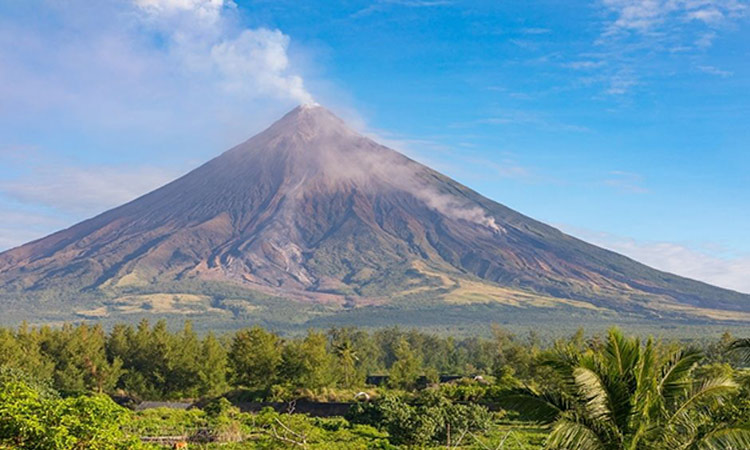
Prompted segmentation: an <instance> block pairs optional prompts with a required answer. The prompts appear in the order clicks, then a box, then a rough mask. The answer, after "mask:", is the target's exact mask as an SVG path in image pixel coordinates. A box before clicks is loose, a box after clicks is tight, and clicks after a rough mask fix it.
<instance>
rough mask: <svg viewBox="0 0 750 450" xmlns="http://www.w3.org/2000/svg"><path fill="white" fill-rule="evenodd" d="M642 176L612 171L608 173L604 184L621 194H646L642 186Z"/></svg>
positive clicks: (645, 189)
mask: <svg viewBox="0 0 750 450" xmlns="http://www.w3.org/2000/svg"><path fill="white" fill-rule="evenodd" d="M643 182H644V179H643V176H641V175H639V174H637V173H631V172H623V171H620V170H614V171H611V172H609V174H608V177H607V178H606V179H605V180H604V184H605V185H607V186H609V187H612V188H615V189H617V190H619V191H621V192H625V193H631V194H646V193H648V192H649V191H648V189H647V188H645V187H644V186H643Z"/></svg>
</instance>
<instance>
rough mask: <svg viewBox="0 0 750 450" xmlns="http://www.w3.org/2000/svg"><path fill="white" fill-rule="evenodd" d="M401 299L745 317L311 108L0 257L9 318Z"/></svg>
mask: <svg viewBox="0 0 750 450" xmlns="http://www.w3.org/2000/svg"><path fill="white" fill-rule="evenodd" d="M259 299H262V300H263V301H262V302H261V303H262V308H261V306H259V305H261V303H258V302H259V301H260V300H259ZM410 301H414V302H423V303H424V302H429V303H430V305H432V307H433V308H438V309H439V308H441V307H443V306H446V305H452V306H455V305H466V304H477V303H481V304H487V303H494V304H500V305H505V306H507V307H508V308H521V309H523V308H546V309H547V310H554V309H556V308H557V309H559V308H566V309H581V310H587V311H607V312H611V313H616V314H628V315H635V316H638V317H651V318H654V317H656V318H664V317H667V318H668V317H678V318H680V317H682V318H685V317H692V318H702V319H706V320H742V321H744V320H748V318H750V314H748V313H750V296H748V295H744V294H740V293H737V292H733V291H729V290H725V289H720V288H717V287H713V286H710V285H707V284H705V283H701V282H697V281H693V280H689V279H685V278H682V277H679V276H676V275H672V274H668V273H664V272H660V271H657V270H654V269H652V268H649V267H647V266H644V265H642V264H640V263H638V262H636V261H633V260H631V259H629V258H627V257H624V256H621V255H619V254H616V253H613V252H611V251H607V250H604V249H602V248H599V247H596V246H593V245H590V244H587V243H585V242H583V241H581V240H578V239H576V238H574V237H571V236H568V235H566V234H564V233H562V232H560V231H558V230H557V229H555V228H552V227H550V226H548V225H545V224H543V223H540V222H537V221H535V220H533V219H530V218H528V217H526V216H524V215H522V214H520V213H518V212H516V211H513V210H511V209H509V208H507V207H505V206H503V205H501V204H499V203H496V202H494V201H492V200H489V199H487V198H485V197H483V196H481V195H480V194H478V193H477V192H474V191H472V190H471V189H469V188H467V187H465V186H463V185H461V184H459V183H457V182H456V181H454V180H452V179H450V178H448V177H446V176H444V175H442V174H440V173H438V172H436V171H434V170H432V169H430V168H429V167H426V166H424V165H422V164H420V163H418V162H416V161H414V160H412V159H409V158H407V157H406V156H404V155H402V154H400V153H398V152H396V151H394V150H391V149H389V148H387V147H384V146H382V145H379V144H378V143H376V142H374V141H373V140H371V139H369V138H367V137H364V136H362V135H360V134H358V133H357V132H355V131H353V130H352V129H351V128H349V127H348V126H347V125H346V124H345V123H344V122H343V121H342V120H341V119H339V118H338V117H336V116H335V115H334V114H332V113H331V112H329V111H328V110H326V109H325V108H323V107H320V106H300V107H298V108H296V109H294V110H293V111H291V112H289V113H288V114H287V115H286V116H284V117H283V118H281V119H280V120H279V121H277V122H276V123H274V124H273V125H271V126H270V127H269V128H268V129H266V130H265V131H263V132H262V133H260V134H258V135H256V136H255V137H253V138H251V139H249V140H248V141H246V142H244V143H242V144H240V145H238V146H236V147H234V148H232V149H230V150H228V151H227V152H225V153H223V154H222V155H220V156H218V157H217V158H215V159H213V160H211V161H209V162H208V163H206V164H204V165H203V166H201V167H198V168H197V169H195V170H193V171H192V172H190V173H188V174H187V175H184V176H183V177H181V178H179V179H177V180H175V181H173V182H171V183H169V184H167V185H165V186H163V187H161V188H159V189H157V190H155V191H153V192H151V193H149V194H146V195H144V196H142V197H140V198H138V199H136V200H134V201H132V202H130V203H127V204H125V205H122V206H120V207H118V208H115V209H112V210H110V211H107V212H105V213H103V214H101V215H99V216H97V217H94V218H92V219H89V220H86V221H84V222H81V223H79V224H77V225H75V226H73V227H71V228H69V229H66V230H63V231H59V232H57V233H55V234H52V235H50V236H48V237H45V238H43V239H40V240H37V241H34V242H31V243H28V244H26V245H23V246H21V247H18V248H15V249H12V250H9V251H6V252H4V253H2V254H0V302H1V303H0V307H2V308H3V309H4V310H5V311H7V312H10V311H15V313H14V314H15V315H14V317H18V316H19V315H23V314H22V313H24V312H26V313H28V314H32V313H33V314H40V313H42V312H46V314H47V316H46V317H52V316H54V317H57V318H67V317H72V316H75V315H78V316H83V317H120V316H123V315H127V314H136V313H137V314H156V313H165V314H168V313H169V314H171V313H174V314H213V313H215V314H224V313H226V314H229V315H234V316H236V315H237V314H240V315H242V316H243V317H250V316H252V315H253V314H256V313H257V314H261V312H260V311H261V309H264V308H265V309H266V310H273V309H274V308H275V307H276V306H275V305H276V304H279V305H280V304H282V303H283V304H284V305H285V307H286V308H289V307H290V305H291V308H292V309H294V308H299V310H300V311H302V310H308V309H309V308H310V307H311V305H317V306H316V307H318V308H319V309H318V311H324V312H325V313H335V312H336V311H338V310H351V309H356V308H367V307H371V308H372V307H378V306H380V307H384V306H388V305H404V304H408V303H409V302H410ZM295 305H297V306H295ZM306 308H307V309H306ZM53 309H54V310H55V311H56V312H55V314H52V312H51V311H52V310H53Z"/></svg>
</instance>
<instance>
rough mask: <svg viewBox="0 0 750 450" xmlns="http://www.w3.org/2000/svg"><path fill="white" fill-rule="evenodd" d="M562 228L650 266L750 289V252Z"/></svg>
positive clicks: (740, 289)
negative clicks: (730, 252) (723, 251)
mask: <svg viewBox="0 0 750 450" xmlns="http://www.w3.org/2000/svg"><path fill="white" fill-rule="evenodd" d="M560 228H561V229H563V230H564V231H565V232H567V233H570V234H572V235H574V236H577V237H580V238H581V239H584V240H586V241H588V242H591V243H592V244H596V245H599V246H601V247H604V248H607V249H609V250H612V251H615V252H618V253H621V254H623V255H625V256H628V257H630V258H633V259H635V260H636V261H639V262H642V263H643V264H646V265H647V266H651V267H653V268H656V269H659V270H662V271H665V272H670V273H674V274H676V275H681V276H684V277H687V278H692V279H695V280H699V281H703V282H706V283H709V284H713V285H715V286H720V287H723V288H727V289H733V290H736V291H739V292H745V293H750V276H748V274H750V255H739V256H737V255H733V256H726V257H725V256H719V255H717V254H716V253H714V252H709V251H707V250H699V249H696V248H693V247H691V246H688V245H684V244H679V243H674V242H645V241H638V240H635V239H632V238H627V237H622V236H616V235H612V234H609V233H602V232H596V231H591V230H587V229H582V228H577V227H571V226H566V225H563V226H560ZM704 247H705V246H704ZM713 247H717V246H713Z"/></svg>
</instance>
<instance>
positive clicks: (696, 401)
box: [667, 377, 737, 424]
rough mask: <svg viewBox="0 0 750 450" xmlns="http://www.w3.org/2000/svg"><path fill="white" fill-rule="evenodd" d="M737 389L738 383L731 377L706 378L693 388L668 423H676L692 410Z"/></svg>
mask: <svg viewBox="0 0 750 450" xmlns="http://www.w3.org/2000/svg"><path fill="white" fill-rule="evenodd" d="M736 391H737V383H735V382H734V381H733V380H732V379H731V378H727V377H716V378H710V379H707V380H705V381H704V382H703V383H701V384H700V385H699V386H698V387H697V388H693V389H692V390H691V391H690V393H689V394H688V395H687V397H685V398H684V399H683V400H682V401H681V402H680V403H679V407H677V408H676V409H675V410H674V412H673V413H672V414H671V415H670V418H669V419H668V421H667V423H670V424H671V423H676V422H677V421H679V420H680V419H682V418H684V416H685V415H686V414H688V413H689V412H690V411H691V410H694V409H695V408H697V407H698V406H700V405H703V404H706V403H707V402H710V401H715V400H720V399H722V398H724V397H726V396H727V395H730V394H732V393H734V392H736Z"/></svg>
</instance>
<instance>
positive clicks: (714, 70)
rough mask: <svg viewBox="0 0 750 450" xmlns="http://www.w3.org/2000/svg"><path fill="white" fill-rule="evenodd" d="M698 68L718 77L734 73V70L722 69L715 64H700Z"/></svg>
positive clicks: (729, 75)
mask: <svg viewBox="0 0 750 450" xmlns="http://www.w3.org/2000/svg"><path fill="white" fill-rule="evenodd" d="M698 70H700V71H701V72H703V73H707V74H709V75H716V76H717V77H722V78H726V77H731V76H732V75H734V73H733V72H730V71H728V70H721V69H719V68H717V67H714V66H698Z"/></svg>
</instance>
